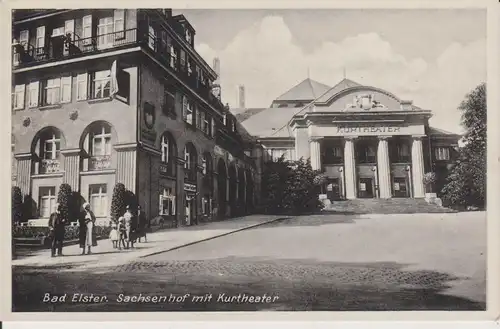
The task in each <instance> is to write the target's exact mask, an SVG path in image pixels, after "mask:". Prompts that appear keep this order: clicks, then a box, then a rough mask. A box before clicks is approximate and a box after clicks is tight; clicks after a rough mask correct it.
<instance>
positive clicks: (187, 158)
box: [184, 146, 191, 170]
mask: <svg viewBox="0 0 500 329" xmlns="http://www.w3.org/2000/svg"><path fill="white" fill-rule="evenodd" d="M184 169H188V170H189V169H191V153H190V152H189V148H188V147H187V146H186V148H184Z"/></svg>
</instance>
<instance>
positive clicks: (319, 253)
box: [13, 212, 486, 312]
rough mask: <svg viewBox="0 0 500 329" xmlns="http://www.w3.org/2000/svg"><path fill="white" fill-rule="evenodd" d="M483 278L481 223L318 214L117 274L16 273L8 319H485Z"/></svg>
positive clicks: (122, 266)
mask: <svg viewBox="0 0 500 329" xmlns="http://www.w3.org/2000/svg"><path fill="white" fill-rule="evenodd" d="M172 234H175V231H173V232H172ZM144 245H146V244H144ZM485 277H486V215H485V213H484V212H469V213H457V214H409V215H367V216H354V215H353V216H351V215H332V214H321V215H314V216H301V217H293V218H289V219H283V220H279V221H275V222H273V223H269V224H265V225H261V226H256V227H253V228H250V229H247V230H243V231H240V232H237V233H233V234H229V235H225V236H221V237H218V238H215V239H212V240H208V241H205V242H200V243H197V244H193V245H190V246H186V247H183V248H179V249H176V250H172V251H169V252H163V253H158V254H155V255H151V256H146V257H142V258H136V259H133V260H131V261H128V262H126V263H117V264H115V265H112V264H111V265H110V264H107V265H106V266H102V267H86V266H84V265H82V264H80V263H71V264H52V265H47V266H28V265H25V266H14V267H13V296H14V297H13V310H14V311H70V312H71V311H98V312H99V311H212V310H219V311H251V310H267V311H269V310H299V311H304V310H312V311H318V310H321V311H348V310H358V311H362V310H484V309H485V305H486V303H485V301H486V292H485V291H486V279H485ZM74 294H80V295H78V296H77V297H74ZM90 294H93V296H90ZM82 296H83V297H86V298H83V297H82ZM53 297H55V299H54V301H55V302H51V301H49V299H50V298H53ZM62 297H66V298H62ZM44 298H45V299H44ZM58 298H59V299H61V298H62V299H64V301H57V299H58ZM75 298H76V299H75ZM44 301H45V302H44ZM95 301H97V302H95Z"/></svg>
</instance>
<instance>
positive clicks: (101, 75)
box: [94, 70, 111, 99]
mask: <svg viewBox="0 0 500 329" xmlns="http://www.w3.org/2000/svg"><path fill="white" fill-rule="evenodd" d="M110 88H111V77H110V70H106V71H99V72H95V73H94V99H99V98H106V97H110Z"/></svg>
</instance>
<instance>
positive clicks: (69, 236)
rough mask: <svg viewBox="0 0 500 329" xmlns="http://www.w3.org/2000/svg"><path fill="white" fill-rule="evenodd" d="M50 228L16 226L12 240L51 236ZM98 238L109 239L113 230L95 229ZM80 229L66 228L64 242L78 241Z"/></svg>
mask: <svg viewBox="0 0 500 329" xmlns="http://www.w3.org/2000/svg"><path fill="white" fill-rule="evenodd" d="M49 231H50V230H49V228H48V227H37V226H14V228H13V229H12V238H14V239H15V238H38V239H41V238H43V237H47V236H49ZM95 231H96V235H97V237H98V238H99V237H108V236H109V232H110V231H111V228H110V227H108V226H96V227H95ZM79 232H80V228H79V227H78V226H66V227H65V232H64V240H76V239H78V237H79Z"/></svg>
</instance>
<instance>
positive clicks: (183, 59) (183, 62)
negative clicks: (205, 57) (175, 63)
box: [180, 49, 186, 71]
mask: <svg viewBox="0 0 500 329" xmlns="http://www.w3.org/2000/svg"><path fill="white" fill-rule="evenodd" d="M180 54H181V56H180V65H181V71H185V70H186V52H185V51H184V50H182V49H181V51H180Z"/></svg>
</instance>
